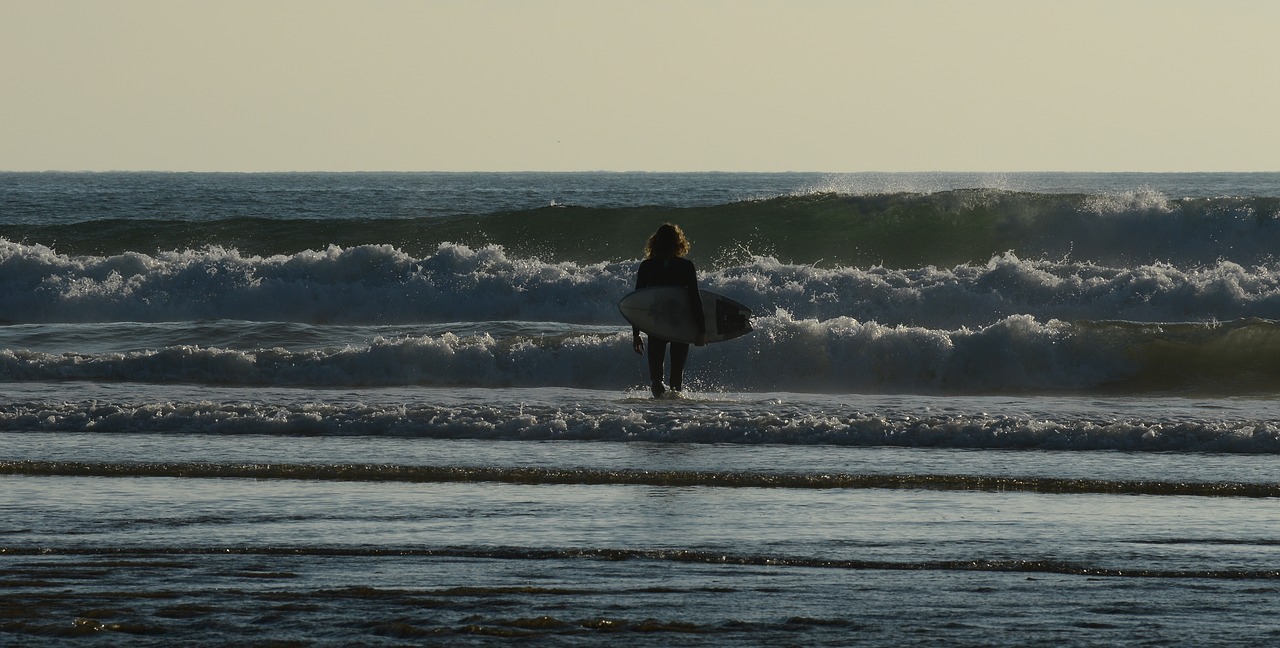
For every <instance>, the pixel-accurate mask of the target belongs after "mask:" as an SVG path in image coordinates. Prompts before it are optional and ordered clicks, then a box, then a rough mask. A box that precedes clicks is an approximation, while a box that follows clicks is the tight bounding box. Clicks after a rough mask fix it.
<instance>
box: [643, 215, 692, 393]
mask: <svg viewBox="0 0 1280 648" xmlns="http://www.w3.org/2000/svg"><path fill="white" fill-rule="evenodd" d="M688 252H689V240H688V239H686V238H685V237H684V232H683V231H682V230H681V229H680V226H678V225H674V224H672V223H666V224H664V225H662V226H661V227H659V228H658V231H657V232H654V233H653V236H650V237H649V241H648V243H647V244H646V245H645V255H644V257H645V258H644V261H641V262H640V269H639V270H638V271H636V290H640V289H641V288H652V287H654V286H681V287H683V288H686V289H688V291H689V309H690V314H691V315H692V316H693V321H694V322H696V323H697V326H698V337H697V340H696V341H695V342H694V344H697V345H698V346H702V345H704V344H706V343H707V330H706V322H705V321H703V317H702V298H701V297H699V296H698V271H697V268H695V267H694V265H693V262H692V261H690V260H688V259H686V258H684V255H685V254H687V253H688ZM648 337H649V381H650V383H651V384H652V390H653V397H654V398H658V397H659V396H662V394H663V393H665V392H666V390H667V388H666V386H664V385H663V384H662V374H663V364H664V362H665V360H666V355H667V346H668V345H669V346H670V347H671V379H670V382H669V383H668V384H669V385H671V390H672V391H676V392H678V391H680V389H681V387H683V386H684V365H685V361H686V360H688V359H689V345H688V344H685V343H681V342H672V341H670V340H664V339H662V338H660V337H655V336H654V335H653V334H649V335H648ZM631 346H632V347H633V348H634V349H635V351H636V353H639V354H642V355H643V354H644V352H645V344H644V339H642V338H641V337H640V329H638V328H635V327H632V328H631Z"/></svg>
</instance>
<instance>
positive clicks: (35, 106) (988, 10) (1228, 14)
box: [0, 0, 1280, 172]
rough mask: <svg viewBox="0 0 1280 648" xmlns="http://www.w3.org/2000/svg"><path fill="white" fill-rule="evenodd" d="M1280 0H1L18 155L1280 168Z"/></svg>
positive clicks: (1, 100) (364, 167) (1, 140)
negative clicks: (1279, 42)
mask: <svg viewBox="0 0 1280 648" xmlns="http://www.w3.org/2000/svg"><path fill="white" fill-rule="evenodd" d="M1278 36H1280V2H1277V1H1275V0H1097V1H1094V0H1061V1H1057V0H883V1H882V0H847V1H843V2H842V1H837V0H777V1H761V0H722V1H713V0H680V1H673V2H668V1H665V0H643V1H638V0H628V1H623V0H505V1H504V0H459V1H452V0H449V1H446V0H440V1H431V0H422V1H391V0H351V1H331V0H206V1H199V0H80V1H74V0H0V88H2V92H3V94H2V95H0V170H8V171H29V170H50V169H56V170H173V171H391V170H403V171H519V170H547V171H581V170H614V171H708V170H719V171H827V172H856V171H1280V45H1277V37H1278Z"/></svg>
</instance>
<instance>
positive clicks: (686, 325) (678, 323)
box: [618, 286, 751, 344]
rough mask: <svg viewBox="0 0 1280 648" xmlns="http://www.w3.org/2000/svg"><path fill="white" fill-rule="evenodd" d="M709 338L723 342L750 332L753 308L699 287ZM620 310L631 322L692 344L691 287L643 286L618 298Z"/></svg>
mask: <svg viewBox="0 0 1280 648" xmlns="http://www.w3.org/2000/svg"><path fill="white" fill-rule="evenodd" d="M698 295H699V296H700V297H702V317H703V321H704V322H706V326H707V342H708V343H711V342H724V341H725V340H732V339H733V338H736V337H741V336H743V335H746V334H747V333H750V332H751V309H750V308H747V307H746V306H743V305H742V304H740V303H738V302H736V301H734V300H732V299H729V298H728V297H725V296H724V295H719V294H716V293H713V292H711V291H710V290H699V291H698ZM618 310H620V311H622V316H623V317H625V318H627V321H628V322H631V325H632V326H635V327H636V328H638V329H640V330H641V331H644V332H645V333H648V334H650V335H655V336H657V337H660V338H663V339H665V340H671V341H672V342H685V343H687V344H693V343H694V342H695V340H696V338H697V337H698V326H697V324H696V323H694V320H693V313H691V312H690V309H689V291H688V290H687V289H685V288H681V287H679V286H656V287H653V288H641V289H640V290H637V291H635V292H633V293H631V294H630V295H627V296H626V297H623V298H622V301H620V302H618Z"/></svg>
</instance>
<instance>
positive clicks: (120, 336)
mask: <svg viewBox="0 0 1280 648" xmlns="http://www.w3.org/2000/svg"><path fill="white" fill-rule="evenodd" d="M663 222H675V223H678V224H680V225H681V227H682V228H683V229H684V230H685V232H686V233H687V234H688V236H689V238H690V239H691V241H692V250H691V252H690V254H689V257H690V258H691V259H692V260H693V261H694V262H695V263H696V264H697V265H698V268H699V271H700V281H701V284H702V287H703V288H705V289H709V290H713V291H716V292H719V293H723V294H725V295H727V296H729V297H731V298H733V299H736V300H738V301H741V302H743V303H744V304H747V305H749V306H751V307H752V308H753V309H754V311H755V318H754V326H755V331H754V332H753V333H752V334H750V335H748V336H747V337H744V338H740V339H738V340H734V341H730V342H726V343H723V344H715V345H710V346H707V347H703V348H694V349H693V350H692V352H691V357H690V361H689V368H688V371H687V373H686V388H687V389H688V392H687V393H686V394H684V396H683V397H682V398H679V399H672V400H653V399H650V398H648V388H647V376H646V369H645V365H644V361H643V360H642V359H641V358H640V357H639V356H637V355H635V354H634V353H633V352H632V350H631V348H630V327H629V325H627V324H626V322H625V321H623V320H622V318H621V316H620V315H619V313H618V310H617V306H616V304H617V301H618V300H619V299H620V298H621V297H622V296H624V295H625V294H627V293H628V292H629V291H630V290H631V287H632V286H633V284H634V280H635V277H634V274H635V270H636V267H637V265H638V262H639V260H640V258H641V256H642V249H643V244H644V240H645V238H646V237H647V236H648V235H649V234H651V233H652V232H653V230H654V229H655V228H656V227H657V226H658V225H660V224H661V223H663ZM1278 252H1280V174H1277V173H1260V174H1240V173H1204V174H1136V173H1135V174H1124V173H1121V174H1114V173H1109V174H1079V173H1042V174H978V173H954V174H952V173H930V174H813V173H809V174H803V173H796V174H724V173H708V174H701V173H699V174H692V173H690V174H649V173H563V174H561V173H445V174H436V173H350V174H348V173H291V174H205V173H196V174H186V173H0V509H2V510H3V512H4V514H3V515H0V644H9V643H13V644H14V645H29V644H38V643H46V642H54V641H59V642H60V641H66V640H68V639H75V641H76V643H79V644H83V645H98V644H102V645H108V644H110V645H115V644H118V643H120V642H128V643H130V644H133V645H171V644H174V643H198V644H226V645H232V644H234V645H252V644H261V645H281V644H285V643H287V644H288V645H294V644H297V645H347V644H353V643H355V644H364V645H400V644H404V643H442V644H449V645H494V644H506V643H509V642H510V641H511V640H512V638H519V639H520V640H521V641H522V642H524V643H530V644H537V645H557V646H558V645H598V644H601V643H604V642H608V643H610V644H611V645H612V644H618V645H673V644H674V645H698V646H731V645H742V644H753V645H765V644H768V645H774V644H797V645H848V644H865V645H938V644H960V645H1008V646H1024V645H1055V646H1057V645H1067V646H1074V645H1079V646H1085V645H1100V644H1106V645H1143V646H1149V645H1222V646H1228V645H1230V646H1234V645H1242V644H1261V643H1272V642H1274V641H1276V640H1277V639H1278V638H1280V625H1278V624H1276V623H1274V622H1273V621H1272V619H1273V618H1274V617H1275V614H1276V612H1277V611H1280V540H1278V539H1280V505H1278V504H1277V502H1280V500H1278V499H1277V497H1280V399H1278V398H1277V393H1278V392H1280V257H1278V256H1277V253H1278Z"/></svg>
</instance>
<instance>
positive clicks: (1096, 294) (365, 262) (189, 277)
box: [0, 240, 1280, 328]
mask: <svg viewBox="0 0 1280 648" xmlns="http://www.w3.org/2000/svg"><path fill="white" fill-rule="evenodd" d="M0 273H2V274H0V313H3V315H2V316H0V317H3V319H5V320H7V322H8V323H11V324H13V323H40V322H127V321H144V322H146V321H151V322H158V321H186V320H201V319H239V320H248V321H292V322H312V323H343V324H383V323H415V322H417V323H423V322H450V321H491V320H528V321H557V322H569V323H594V324H609V323H616V322H619V321H620V320H619V316H618V314H617V310H616V307H615V304H616V302H617V300H618V299H619V298H620V297H621V296H622V295H625V294H626V293H627V292H628V291H629V290H630V289H631V285H632V277H633V273H634V262H624V263H616V262H613V263H604V262H602V263H596V264H577V263H573V262H547V261H541V260H538V259H532V258H521V257H517V256H512V255H510V254H508V253H507V252H506V251H504V250H503V248H501V247H499V246H485V247H481V248H471V247H468V246H465V245H456V244H444V245H441V246H440V248H439V249H438V250H437V251H436V253H435V254H432V255H430V256H428V257H425V258H421V259H418V258H414V257H411V256H409V255H407V254H405V253H404V252H402V251H400V250H398V249H396V248H394V247H391V246H385V245H381V246H357V247H352V248H340V247H337V246H331V247H329V248H326V249H324V250H315V251H310V250H309V251H304V252H300V253H297V254H292V255H278V256H269V257H258V256H250V255H243V254H241V253H239V252H238V251H236V250H227V249H222V248H216V247H214V248H206V249H202V250H185V251H174V252H166V253H160V254H155V255H146V254H140V253H128V254H122V255H117V256H108V257H98V256H68V255H64V254H59V253H57V252H56V251H54V250H52V249H50V248H48V247H44V246H41V245H23V244H18V243H12V242H9V241H3V240H0ZM702 282H703V286H704V287H706V288H709V289H711V290H715V291H717V292H722V293H724V294H726V295H728V296H730V297H733V298H734V299H737V300H739V301H742V302H743V303H746V304H748V305H750V306H752V307H754V308H755V309H756V310H757V311H758V312H770V311H772V310H774V309H778V308H781V309H783V310H785V311H787V312H789V313H792V314H793V315H795V316H797V317H802V318H816V319H823V320H825V319H833V318H838V317H854V318H857V319H859V320H862V321H875V322H880V323H882V324H886V325H894V324H909V325H914V326H925V327H930V328H957V327H963V326H968V327H980V326H987V325H990V324H992V323H993V322H996V321H999V320H1001V319H1004V318H1006V317H1011V316H1014V315H1030V316H1032V317H1035V318H1037V319H1040V320H1048V319H1063V320H1082V319H1121V320H1135V321H1152V322H1158V321H1188V320H1190V321H1196V320H1201V321H1212V320H1233V319H1240V318H1248V317H1258V318H1267V319H1280V270H1278V269H1277V267H1276V266H1275V265H1255V266H1252V267H1246V266H1243V265H1241V264H1238V263H1236V262H1232V261H1226V260H1223V261H1218V262H1216V263H1214V264H1209V265H1194V266H1177V265H1173V264H1167V263H1155V264H1144V265H1136V266H1132V267H1108V266H1103V265H1098V264H1094V263H1087V262H1073V261H1070V260H1057V261H1052V260H1036V259H1023V258H1020V257H1019V256H1017V255H1015V254H1014V253H1012V252H1010V253H1005V254H1002V255H999V256H996V257H994V258H992V259H991V260H990V261H988V262H987V263H985V264H962V265H958V266H954V267H951V268H939V267H934V266H926V267H921V268H908V269H897V268H883V267H877V266H873V267H865V268H858V267H834V268H823V267H816V266H810V265H795V264H786V263H781V262H779V261H777V260H776V259H772V258H769V257H751V258H749V259H746V260H744V261H743V262H742V263H739V264H737V265H733V266H730V267H725V268H721V269H717V270H711V271H704V273H703V277H702Z"/></svg>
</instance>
